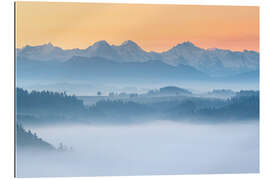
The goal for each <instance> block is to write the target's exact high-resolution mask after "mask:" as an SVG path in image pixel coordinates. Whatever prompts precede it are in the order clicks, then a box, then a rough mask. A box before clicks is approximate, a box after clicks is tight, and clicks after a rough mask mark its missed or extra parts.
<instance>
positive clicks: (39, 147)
mask: <svg viewBox="0 0 270 180" xmlns="http://www.w3.org/2000/svg"><path fill="white" fill-rule="evenodd" d="M16 145H17V149H18V150H22V149H25V148H27V149H31V150H34V151H54V150H56V149H55V148H54V147H53V146H52V145H51V144H49V143H47V142H46V141H44V140H42V139H41V138H39V137H38V136H37V134H36V133H32V132H31V131H30V130H28V131H26V130H25V129H24V128H23V127H22V125H19V124H17V125H16Z"/></svg>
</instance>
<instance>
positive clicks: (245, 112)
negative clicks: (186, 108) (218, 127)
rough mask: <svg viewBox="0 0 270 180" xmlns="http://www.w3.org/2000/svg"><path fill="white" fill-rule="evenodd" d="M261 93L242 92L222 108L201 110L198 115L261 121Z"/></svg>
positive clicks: (228, 100)
mask: <svg viewBox="0 0 270 180" xmlns="http://www.w3.org/2000/svg"><path fill="white" fill-rule="evenodd" d="M259 105H260V100H259V92H258V91H240V92H238V93H236V96H234V97H232V98H229V99H227V101H226V105H225V106H223V107H220V108H206V109H201V110H199V112H198V113H197V115H200V116H204V117H208V118H216V119H218V118H219V119H228V120H231V119H245V120H246V119H259V113H260V112H259Z"/></svg>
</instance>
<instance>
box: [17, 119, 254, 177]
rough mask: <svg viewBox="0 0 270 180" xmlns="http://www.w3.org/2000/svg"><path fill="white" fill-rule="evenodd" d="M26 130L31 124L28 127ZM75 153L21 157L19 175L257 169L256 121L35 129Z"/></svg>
mask: <svg viewBox="0 0 270 180" xmlns="http://www.w3.org/2000/svg"><path fill="white" fill-rule="evenodd" d="M26 128H27V127H26ZM31 130H33V132H36V133H37V134H38V135H39V136H40V137H41V138H43V139H44V140H46V141H47V142H50V143H52V144H53V145H55V146H56V147H57V146H58V144H59V143H60V142H62V143H64V144H65V145H67V146H72V147H73V149H74V150H73V151H72V152H63V153H61V152H57V153H49V154H43V155H37V154H31V153H29V154H28V153H27V152H24V155H23V156H21V155H20V153H18V156H17V176H18V177H46V176H105V175H106V176H110V175H154V174H156V175H158V174H191V173H192V174H199V173H256V172H259V125H258V122H257V121H254V122H253V121H252V122H249V123H241V124H240V123H238V124H237V123H231V124H183V123H174V122H154V123H149V124H141V125H123V126H90V125H88V126H85V125H73V126H71V125H69V126H64V127H63V126H61V127H60V126H47V127H42V128H37V127H31Z"/></svg>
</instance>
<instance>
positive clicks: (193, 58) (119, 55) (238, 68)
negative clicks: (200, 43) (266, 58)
mask: <svg viewBox="0 0 270 180" xmlns="http://www.w3.org/2000/svg"><path fill="white" fill-rule="evenodd" d="M16 51H17V59H29V60H35V61H50V60H51V61H68V60H69V59H71V58H72V57H73V56H81V57H87V58H93V57H101V58H105V59H110V60H112V61H115V62H119V63H126V62H147V61H152V60H154V61H155V60H159V61H162V62H164V63H166V64H169V65H172V66H177V65H180V64H181V65H188V66H190V67H193V68H195V69H197V70H199V71H201V72H204V73H207V74H208V75H211V76H224V75H231V74H237V73H244V72H250V71H257V70H258V69H259V53H258V52H255V51H248V50H244V51H242V52H240V51H231V50H223V49H203V48H200V47H197V46H195V45H194V44H193V43H191V42H189V41H187V42H184V43H181V44H178V45H176V46H174V47H173V48H171V49H169V50H168V51H165V52H161V53H157V52H147V51H144V50H143V49H142V48H140V47H139V46H138V45H137V44H136V43H135V42H133V41H131V40H128V41H125V42H123V43H122V44H121V45H110V44H108V43H107V42H106V41H104V40H103V41H98V42H96V43H94V44H93V45H92V46H89V47H88V48H86V49H70V50H63V49H62V48H60V47H56V46H53V45H52V44H51V43H48V44H44V45H40V46H25V47H24V48H21V49H17V50H16Z"/></svg>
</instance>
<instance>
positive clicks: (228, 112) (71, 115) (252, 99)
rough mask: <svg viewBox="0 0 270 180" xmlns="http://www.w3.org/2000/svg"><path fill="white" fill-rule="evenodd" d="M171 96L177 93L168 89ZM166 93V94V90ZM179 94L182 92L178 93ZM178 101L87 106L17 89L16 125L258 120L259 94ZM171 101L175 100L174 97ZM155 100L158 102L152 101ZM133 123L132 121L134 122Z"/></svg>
mask: <svg viewBox="0 0 270 180" xmlns="http://www.w3.org/2000/svg"><path fill="white" fill-rule="evenodd" d="M171 90H172V91H173V94H175V91H178V90H179V89H175V88H171V87H169V90H168V91H169V92H172V91H171ZM164 91H166V94H167V90H164ZM179 91H181V92H185V91H183V90H182V89H180V90H179ZM185 93H186V96H183V95H182V96H181V98H180V99H177V98H174V97H173V96H171V97H170V98H165V99H163V98H162V97H160V96H157V97H155V96H153V97H140V98H150V99H149V101H145V102H143V101H142V102H140V101H137V100H136V99H137V97H136V98H129V97H127V98H124V99H121V100H120V99H109V98H107V99H105V100H99V101H97V102H96V103H95V104H93V105H91V106H86V105H84V104H83V101H82V100H79V99H77V97H75V96H69V95H67V94H66V93H58V92H49V91H41V92H38V91H32V92H28V91H26V90H23V89H21V88H17V114H16V115H17V121H19V122H20V123H27V122H28V123H34V122H35V123H39V122H42V123H57V122H62V123H63V122H71V123H74V122H83V123H99V122H102V123H104V122H105V123H106V122H108V123H114V122H120V123H127V122H135V121H138V120H140V121H146V120H148V119H150V120H155V119H168V120H170V119H172V120H177V121H181V120H183V119H191V120H192V119H195V120H200V121H203V120H211V119H214V120H220V121H224V120H249V119H259V92H258V91H239V92H236V93H235V94H236V95H235V96H233V97H231V98H227V99H222V98H210V97H196V96H191V94H190V93H188V92H185ZM175 97H179V96H178V95H177V94H176V95H175ZM155 99H158V101H155ZM131 119H132V121H130V120H131ZM134 120H135V121H134Z"/></svg>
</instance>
